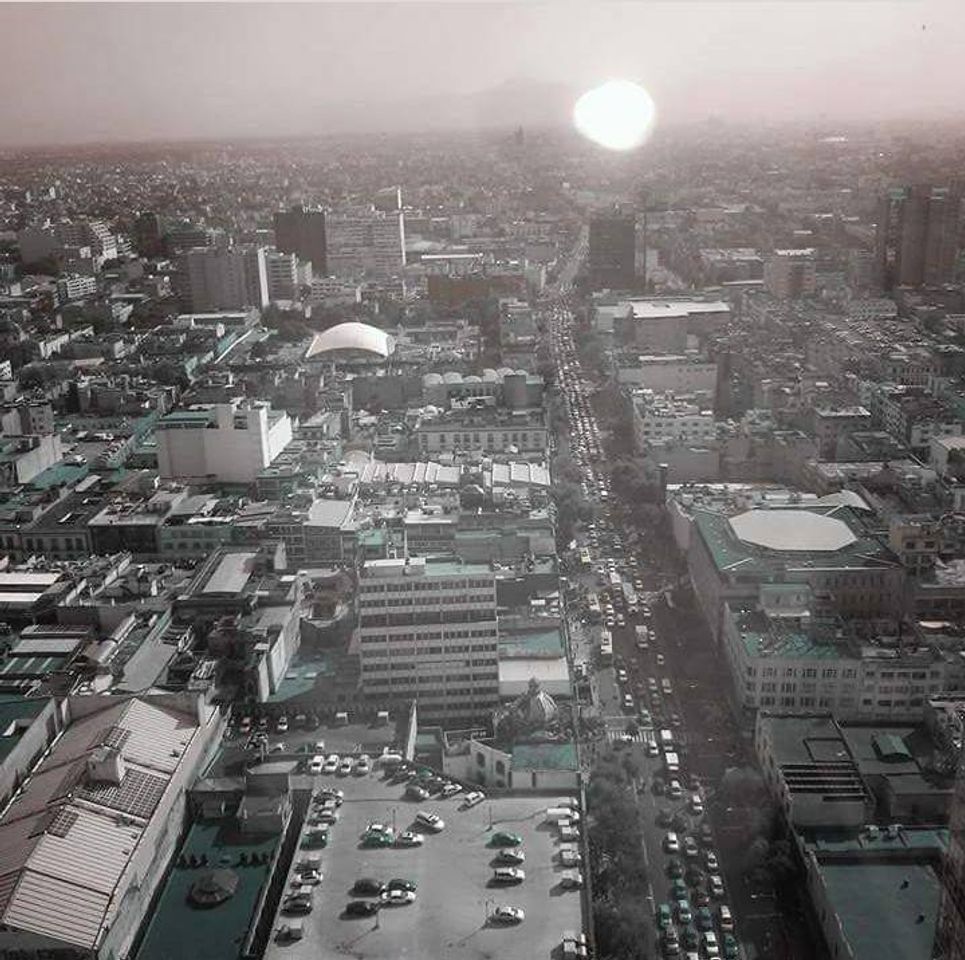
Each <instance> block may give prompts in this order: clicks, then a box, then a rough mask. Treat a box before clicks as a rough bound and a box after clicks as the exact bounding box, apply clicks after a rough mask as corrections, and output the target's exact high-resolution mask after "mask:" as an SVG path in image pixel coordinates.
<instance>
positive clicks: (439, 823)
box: [415, 810, 446, 833]
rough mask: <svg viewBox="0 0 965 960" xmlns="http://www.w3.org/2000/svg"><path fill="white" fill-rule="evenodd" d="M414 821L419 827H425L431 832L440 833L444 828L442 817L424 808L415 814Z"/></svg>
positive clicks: (444, 823) (444, 822)
mask: <svg viewBox="0 0 965 960" xmlns="http://www.w3.org/2000/svg"><path fill="white" fill-rule="evenodd" d="M415 822H416V823H417V824H419V826H420V827H425V828H426V829H427V830H431V831H432V832H433V833H441V832H442V831H443V830H445V828H446V821H445V820H443V819H442V817H440V816H439V815H438V814H436V813H429V812H428V811H426V810H420V811H419V812H418V813H417V814H416V815H415Z"/></svg>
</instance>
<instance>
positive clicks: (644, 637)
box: [636, 624, 650, 650]
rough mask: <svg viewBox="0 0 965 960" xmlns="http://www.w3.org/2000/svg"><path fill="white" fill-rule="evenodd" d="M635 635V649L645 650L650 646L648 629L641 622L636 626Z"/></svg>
mask: <svg viewBox="0 0 965 960" xmlns="http://www.w3.org/2000/svg"><path fill="white" fill-rule="evenodd" d="M636 635H637V649H638V650H646V649H647V648H648V647H649V646H650V631H649V630H648V629H647V628H646V627H645V626H643V625H642V624H639V625H638V626H637V628H636Z"/></svg>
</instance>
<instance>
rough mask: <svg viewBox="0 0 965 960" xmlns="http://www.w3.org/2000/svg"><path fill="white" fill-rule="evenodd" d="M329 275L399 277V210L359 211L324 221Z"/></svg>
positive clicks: (402, 231)
mask: <svg viewBox="0 0 965 960" xmlns="http://www.w3.org/2000/svg"><path fill="white" fill-rule="evenodd" d="M325 231H326V246H327V259H328V271H329V273H331V274H333V275H334V276H336V277H356V276H361V275H363V274H366V275H369V276H373V277H394V276H401V274H402V271H403V270H404V268H405V262H406V261H405V220H404V215H403V213H402V211H401V210H397V211H383V210H376V209H375V208H374V207H371V206H370V207H359V208H354V209H351V210H346V211H344V212H336V213H331V214H329V215H328V216H327V217H326V220H325Z"/></svg>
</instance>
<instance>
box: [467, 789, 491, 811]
mask: <svg viewBox="0 0 965 960" xmlns="http://www.w3.org/2000/svg"><path fill="white" fill-rule="evenodd" d="M485 799H486V794H484V793H483V792H482V791H481V790H471V791H470V792H469V793H467V794H466V798H465V800H463V802H462V805H463V807H465V808H466V809H467V810H468V809H469V807H474V806H476V804H477V803H482V802H483V800H485Z"/></svg>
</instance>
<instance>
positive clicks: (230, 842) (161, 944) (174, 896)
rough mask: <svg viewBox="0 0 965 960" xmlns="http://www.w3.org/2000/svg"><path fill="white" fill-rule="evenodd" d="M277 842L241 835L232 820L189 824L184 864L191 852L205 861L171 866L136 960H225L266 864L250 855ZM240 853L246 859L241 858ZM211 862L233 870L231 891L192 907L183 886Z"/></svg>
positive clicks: (247, 918) (242, 930) (242, 929)
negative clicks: (212, 901) (213, 901)
mask: <svg viewBox="0 0 965 960" xmlns="http://www.w3.org/2000/svg"><path fill="white" fill-rule="evenodd" d="M277 842H278V838H277V837H274V836H270V837H251V836H243V835H241V834H240V833H239V832H238V830H237V827H236V826H235V825H234V821H206V822H199V823H195V824H194V825H193V826H192V827H191V829H190V831H189V832H188V835H187V837H185V840H184V845H183V846H182V848H181V855H182V856H184V857H186V858H187V860H188V863H190V857H191V856H192V855H193V856H195V857H196V858H198V859H199V860H200V859H201V858H204V859H205V861H206V865H205V866H197V867H191V866H189V865H188V864H185V865H183V866H182V865H181V864H180V863H179V864H178V865H177V866H175V867H174V869H173V870H172V871H171V873H170V874H169V876H168V879H167V883H166V884H165V886H164V892H163V893H162V894H161V897H160V900H159V901H158V903H157V907H156V908H155V910H154V915H153V917H152V918H151V922H150V925H149V926H148V928H147V932H146V934H145V935H144V940H143V941H142V943H141V947H140V949H139V950H138V952H137V955H136V960H171V958H172V957H190V958H191V960H228V958H231V957H237V956H239V955H240V954H241V946H242V943H243V942H244V939H245V936H246V935H247V933H248V929H249V926H250V924H251V921H252V918H253V916H254V912H255V908H256V907H257V905H258V898H259V896H260V894H261V890H262V886H263V885H264V883H265V880H266V879H267V877H268V870H269V867H270V863H255V862H253V857H252V856H251V855H252V854H256V853H257V854H269V855H272V854H273V853H274V850H275V846H276V844H277ZM243 855H244V858H245V860H246V861H247V862H244V863H243V862H242V860H241V858H242V856H243ZM179 859H180V858H179ZM259 859H260V858H259ZM212 867H214V868H218V867H221V868H224V867H227V868H228V869H230V870H232V871H233V872H234V874H235V876H237V878H238V886H237V888H236V889H235V892H234V894H233V895H232V896H231V897H229V898H228V899H227V900H226V901H224V902H223V903H220V904H218V905H217V906H214V907H207V908H204V909H202V908H199V907H195V906H192V904H191V902H190V901H189V900H188V891H189V890H190V889H191V887H192V886H193V885H194V884H195V883H196V882H197V880H198V878H199V877H200V875H201V874H202V873H203V872H204V870H206V869H210V868H212Z"/></svg>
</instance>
